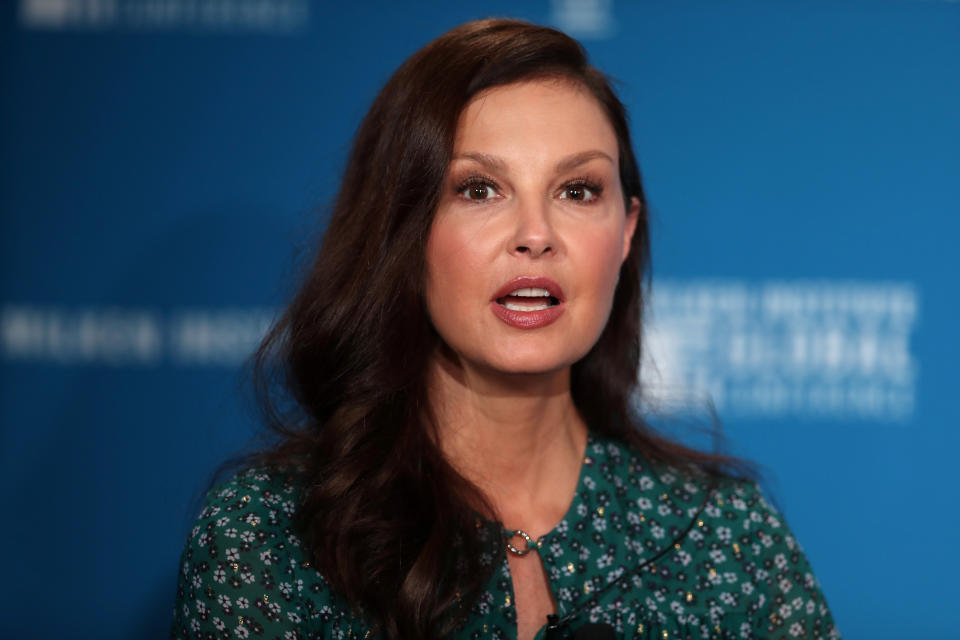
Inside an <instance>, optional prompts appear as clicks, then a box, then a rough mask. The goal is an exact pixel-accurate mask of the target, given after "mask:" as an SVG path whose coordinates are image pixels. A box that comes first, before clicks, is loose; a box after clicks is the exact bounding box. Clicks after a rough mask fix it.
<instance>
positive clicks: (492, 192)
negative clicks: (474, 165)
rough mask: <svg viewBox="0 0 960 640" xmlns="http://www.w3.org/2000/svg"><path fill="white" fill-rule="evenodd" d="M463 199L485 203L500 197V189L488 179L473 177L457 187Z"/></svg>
mask: <svg viewBox="0 0 960 640" xmlns="http://www.w3.org/2000/svg"><path fill="white" fill-rule="evenodd" d="M457 193H458V194H459V195H460V197H461V198H464V199H466V200H472V201H474V202H483V201H485V200H493V199H494V198H498V197H500V191H499V187H497V185H496V184H494V183H493V182H492V181H490V180H488V179H486V178H480V177H471V178H468V179H467V180H465V181H463V182H461V183H460V184H459V185H457Z"/></svg>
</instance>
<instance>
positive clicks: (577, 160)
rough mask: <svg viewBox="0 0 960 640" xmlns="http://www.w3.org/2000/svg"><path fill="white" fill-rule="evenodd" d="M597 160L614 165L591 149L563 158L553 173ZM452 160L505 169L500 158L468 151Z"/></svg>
mask: <svg viewBox="0 0 960 640" xmlns="http://www.w3.org/2000/svg"><path fill="white" fill-rule="evenodd" d="M597 158H606V159H607V160H608V161H609V162H610V164H616V163H615V162H614V161H613V158H611V157H610V155H609V154H607V153H604V152H603V151H600V150H599V149H591V150H590V151H581V152H579V153H575V154H573V155H572V156H568V157H566V158H564V159H563V160H561V161H560V162H558V163H557V165H556V167H554V171H556V172H557V173H563V172H564V171H569V170H571V169H575V168H576V167H579V166H580V165H583V164H586V163H588V162H590V161H591V160H595V159H597ZM453 159H454V160H473V161H474V162H476V163H478V164H481V165H483V166H485V167H487V168H488V169H491V170H495V171H502V170H504V169H506V167H507V163H506V162H504V161H503V159H502V158H499V157H497V156H492V155H490V154H488V153H478V152H473V151H469V152H467V153H458V154H456V155H455V156H453Z"/></svg>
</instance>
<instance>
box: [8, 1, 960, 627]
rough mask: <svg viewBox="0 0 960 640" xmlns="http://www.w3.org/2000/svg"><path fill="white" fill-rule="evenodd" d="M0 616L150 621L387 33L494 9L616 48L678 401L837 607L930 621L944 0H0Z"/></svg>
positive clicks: (383, 60)
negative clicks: (750, 478)
mask: <svg viewBox="0 0 960 640" xmlns="http://www.w3.org/2000/svg"><path fill="white" fill-rule="evenodd" d="M0 14H2V18H0V19H2V26H0V28H2V31H0V90H2V99H0V128H2V129H0V163H2V173H0V211H2V226H0V261H2V268H0V278H2V280H0V376H2V387H0V416H2V418H0V420H2V423H0V438H2V440H0V469H2V474H3V475H2V478H3V483H2V488H0V505H2V506H3V519H2V526H0V532H2V534H0V535H2V541H3V550H4V552H5V554H6V558H7V559H6V560H5V562H4V566H6V567H7V569H6V570H5V578H4V580H2V586H0V598H2V599H0V602H3V605H4V606H3V609H4V614H3V615H2V616H0V636H2V637H9V638H20V637H30V638H63V637H71V638H107V639H108V638H161V637H165V635H166V633H167V629H168V625H169V620H170V610H171V607H172V601H173V596H174V588H175V573H176V568H177V562H178V557H179V553H180V550H181V547H182V544H183V541H184V539H185V536H186V533H187V531H188V529H189V527H190V525H191V521H192V518H193V517H194V515H195V514H194V512H193V509H194V507H195V505H196V503H195V500H196V498H197V496H198V494H199V492H202V490H203V488H204V487H205V485H206V482H207V481H208V480H209V477H210V472H211V471H212V469H213V468H214V467H215V466H216V464H217V463H218V462H219V461H221V460H223V459H224V458H225V457H226V456H227V455H228V454H229V453H231V452H235V451H236V450H238V449H239V448H241V447H243V446H245V445H246V444H248V442H249V440H250V437H251V435H252V434H253V433H254V432H255V430H256V422H255V419H254V417H253V414H252V412H251V411H250V409H249V406H248V405H247V403H246V401H245V400H244V399H243V396H242V395H241V394H240V393H239V392H238V386H239V383H240V380H241V376H240V374H239V371H240V369H239V365H240V364H241V363H242V361H243V359H244V357H245V356H246V355H247V354H248V353H249V352H250V350H251V349H252V347H253V345H254V344H255V343H256V340H257V337H258V336H260V335H261V334H262V332H263V330H264V327H265V326H267V324H268V323H269V322H270V320H271V318H272V317H273V314H274V313H275V311H276V310H277V309H278V308H279V307H280V305H281V304H282V302H283V301H284V299H285V297H286V296H287V295H288V293H289V290H290V287H291V282H292V277H293V274H294V273H295V272H296V268H297V265H298V264H299V262H298V260H299V259H300V257H299V256H300V255H302V251H303V250H304V249H305V248H308V247H310V246H311V244H312V243H314V242H315V241H316V239H317V237H318V236H319V233H320V232H321V231H322V228H323V225H324V223H325V216H324V214H323V206H322V205H323V204H324V203H325V202H327V201H328V200H329V199H330V198H331V196H332V194H333V192H334V190H335V188H336V184H337V181H338V177H339V173H340V171H341V169H342V163H343V161H344V157H345V152H346V150H347V148H348V145H349V141H350V137H351V134H352V132H353V130H354V129H355V127H356V125H357V124H358V123H359V120H360V118H361V117H362V115H363V113H364V111H365V109H366V108H367V106H368V105H369V103H370V101H371V99H372V97H373V95H374V94H375V92H376V91H377V89H378V88H379V86H380V85H381V84H382V83H383V82H384V81H385V80H386V78H387V77H388V76H389V74H390V73H391V71H392V70H393V69H394V68H395V67H396V66H397V65H398V64H399V63H400V62H401V61H402V60H403V59H404V58H405V57H406V56H407V55H409V54H410V53H412V52H413V51H414V50H416V49H417V48H419V47H420V46H421V45H423V44H424V43H425V42H427V41H428V40H429V39H430V38H432V37H434V36H436V35H438V34H439V33H441V32H442V31H443V30H445V29H447V28H449V27H452V26H454V25H456V24H458V23H460V22H462V21H465V20H467V19H472V18H478V17H485V16H490V15H510V16H515V17H522V18H527V19H530V20H533V21H536V22H541V23H545V24H552V25H555V26H559V27H560V28H563V29H565V30H567V31H569V32H570V33H571V34H573V35H575V36H577V37H579V38H581V40H582V41H583V42H584V44H585V45H586V47H587V49H588V51H589V52H590V54H591V56H592V58H593V60H594V62H595V64H596V65H597V66H599V67H600V68H601V69H604V70H605V71H607V72H609V73H610V74H612V75H613V76H614V77H616V78H617V79H618V80H619V81H620V88H621V92H622V97H623V99H624V101H625V102H626V103H627V105H628V106H629V108H630V111H631V114H632V121H633V127H634V132H635V143H636V151H637V153H638V156H639V159H640V162H641V167H642V171H643V173H644V178H645V181H646V187H647V190H648V194H649V198H650V203H651V206H652V211H653V216H654V220H653V224H654V255H653V262H654V270H655V277H654V299H653V305H652V316H651V318H652V322H651V327H650V330H649V345H650V353H651V358H652V360H651V361H650V362H649V363H648V364H647V365H646V366H645V367H644V371H643V375H644V379H645V380H646V381H647V383H648V385H649V387H650V389H651V402H654V403H657V406H658V407H666V408H667V409H668V410H672V409H675V408H676V407H682V406H690V405H693V406H696V405H697V403H701V404H702V403H703V402H704V401H706V400H710V401H712V402H713V403H714V404H715V405H716V407H717V409H718V411H719V414H720V416H721V418H722V419H723V421H724V424H725V428H726V431H727V434H728V437H729V438H730V440H731V443H732V447H733V450H734V452H736V453H738V454H741V455H744V456H747V457H749V458H752V459H754V460H756V461H758V462H760V463H761V464H763V465H765V466H767V467H768V468H769V469H771V470H772V473H773V476H772V477H773V480H774V481H773V482H772V483H771V485H770V487H771V489H772V491H773V493H774V494H775V496H776V498H777V499H778V501H779V504H780V506H781V507H782V509H783V510H784V512H785V515H786V517H787V520H788V521H789V523H790V524H791V526H792V528H793V529H794V531H795V532H796V534H797V536H798V538H799V540H800V541H801V543H802V544H803V546H804V549H805V550H806V552H807V554H808V556H809V558H810V560H811V562H812V564H813V566H814V569H815V570H816V573H817V575H818V577H819V579H820V581H821V583H822V585H823V587H824V590H825V593H826V595H827V599H828V602H829V603H830V605H831V606H832V608H833V610H834V613H835V616H836V620H837V622H838V624H839V626H840V629H841V631H842V632H843V633H844V634H845V635H846V637H848V638H858V637H863V638H904V637H923V638H947V637H957V635H956V634H957V631H956V619H955V615H956V614H955V613H951V611H953V609H952V606H949V605H948V604H947V603H949V602H952V601H953V600H954V599H956V597H957V596H958V595H960V588H958V587H957V582H956V576H957V572H958V569H960V563H958V561H957V554H956V553H954V551H955V550H954V549H953V548H952V547H953V546H955V545H956V540H957V534H956V531H957V527H958V525H960V522H958V515H957V511H958V510H957V509H956V498H955V497H954V496H953V493H954V491H955V490H956V489H957V482H956V480H955V479H954V474H953V473H952V470H953V468H954V465H955V461H954V456H955V455H956V452H957V451H958V445H960V437H958V435H957V424H958V422H960V421H958V418H960V410H958V402H957V394H956V391H955V380H956V374H955V366H956V363H957V362H958V356H960V353H958V340H957V337H956V330H955V326H956V324H957V323H956V320H955V318H956V316H957V314H958V312H960V305H958V302H957V296H958V293H960V290H958V287H957V277H958V276H960V258H958V257H957V254H956V252H955V250H954V245H955V244H956V241H955V238H956V237H957V235H958V234H960V223H958V220H957V214H958V213H960V210H958V205H957V185H958V176H960V154H958V151H957V150H958V149H960V124H958V113H960V3H957V2H955V1H951V0H862V1H860V0H833V1H831V2H819V1H818V2H810V1H800V0H797V1H795V2H787V1H784V2H769V1H767V0H762V1H751V0H728V1H724V2H716V1H715V0H674V1H670V2H666V1H663V0H644V1H636V2H626V1H620V2H613V1H612V0H591V1H585V0H579V1H578V0H565V1H561V0H556V1H554V2H546V1H540V2H531V3H529V4H527V5H518V4H517V3H515V2H503V1H488V2H485V3H482V4H480V5H478V4H475V3H471V4H469V5H466V4H465V5H463V6H455V5H454V4H453V3H448V2H431V3H427V2H420V3H418V4H417V5H416V7H415V8H414V7H412V6H404V4H403V3H396V2H364V3H355V4H352V5H351V4H349V3H337V4H332V3H331V4H330V5H326V4H323V3H319V2H312V1H310V0H20V1H19V2H9V3H3V4H2V5H0Z"/></svg>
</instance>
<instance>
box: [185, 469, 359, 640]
mask: <svg viewBox="0 0 960 640" xmlns="http://www.w3.org/2000/svg"><path fill="white" fill-rule="evenodd" d="M299 497H300V487H299V485H298V483H297V482H296V480H295V479H294V477H293V476H292V475H290V474H287V473H284V472H283V471H282V470H280V471H278V470H270V469H266V468H252V469H247V470H244V471H242V472H240V473H237V474H236V475H234V476H233V477H232V478H230V479H229V480H227V481H226V482H223V483H221V484H219V485H217V486H215V487H213V488H212V489H210V490H209V491H208V492H207V494H206V496H205V499H204V504H203V508H202V509H201V511H200V515H199V516H198V517H197V520H196V523H195V524H194V526H193V528H192V529H191V531H190V533H189V536H188V538H187V542H186V545H185V547H184V550H183V555H182V556H181V561H180V571H179V576H178V583H177V598H176V603H175V606H174V623H173V627H172V629H171V638H212V637H221V636H226V637H239V638H244V637H249V636H256V637H265V638H283V639H285V640H286V639H287V638H291V639H292V638H307V637H313V636H314V635H315V632H316V630H317V629H318V628H319V626H320V624H321V623H325V622H327V621H332V620H333V618H334V617H335V615H334V614H335V612H336V610H341V617H342V615H345V613H343V611H345V608H344V607H337V606H336V598H335V597H334V596H333V594H332V593H330V591H329V588H328V586H327V584H326V582H325V581H324V580H323V578H322V577H321V576H320V574H319V573H317V571H316V570H315V569H313V568H311V567H310V563H309V559H308V557H307V554H306V553H305V551H304V548H303V545H302V543H301V541H300V538H299V537H298V536H297V534H296V531H295V529H294V524H293V516H294V513H295V511H296V508H297V504H298V501H299Z"/></svg>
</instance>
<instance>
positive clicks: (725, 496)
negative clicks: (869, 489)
mask: <svg viewBox="0 0 960 640" xmlns="http://www.w3.org/2000/svg"><path fill="white" fill-rule="evenodd" d="M601 442H602V443H603V446H604V447H605V448H606V455H605V456H604V457H603V461H604V463H605V465H606V466H607V467H608V468H609V469H610V473H611V474H617V475H621V476H622V477H623V478H625V480H624V481H623V482H622V484H623V486H625V487H627V489H628V490H627V492H626V494H625V500H627V501H628V504H630V505H631V507H630V508H631V509H633V510H635V512H636V513H637V516H636V517H635V520H636V521H637V528H638V533H637V536H639V538H641V539H643V540H644V541H646V540H648V539H649V540H650V541H652V542H653V543H654V544H647V545H645V548H646V549H647V550H648V552H647V553H646V554H645V561H649V564H646V565H645V566H646V576H647V577H646V582H647V588H648V589H649V590H652V591H653V592H657V593H659V594H660V595H661V596H662V597H663V600H664V602H665V603H668V604H669V608H670V609H671V610H672V612H673V613H674V614H677V615H689V614H693V615H694V616H697V615H705V616H708V617H715V616H719V617H721V618H724V619H725V623H724V626H727V627H730V628H740V627H741V626H742V625H743V624H747V625H748V626H749V627H750V629H751V632H752V633H753V637H765V638H781V637H782V638H792V637H809V638H838V637H839V634H838V632H837V630H836V627H835V624H834V621H833V618H832V615H831V612H830V610H829V608H828V607H827V603H826V600H825V598H824V596H823V593H822V591H821V589H820V585H819V583H818V582H817V579H816V577H815V575H814V573H813V569H812V568H811V566H810V563H809V561H808V559H807V557H806V556H805V554H804V553H803V550H802V548H801V546H800V544H799V543H798V542H797V540H796V538H795V537H794V535H793V532H792V531H791V530H790V528H789V526H788V525H787V522H786V520H785V519H784V517H783V516H782V514H781V513H780V512H779V511H778V510H777V509H776V507H775V506H774V505H772V504H771V503H770V502H769V501H768V500H767V499H766V497H765V496H764V494H763V491H762V489H761V488H760V486H759V485H758V484H757V482H755V481H754V480H752V479H749V478H737V477H727V476H720V477H717V476H713V475H709V474H707V473H705V472H701V471H698V470H695V469H684V468H679V467H675V466H669V465H663V464H656V463H651V462H650V461H649V460H647V458H645V457H644V456H643V455H642V453H641V452H639V451H637V450H636V449H635V448H633V447H631V446H629V445H627V444H624V443H620V442H617V441H612V440H606V441H598V442H597V443H596V444H600V443H601ZM598 453H599V449H598ZM628 515H629V514H628ZM678 594H679V595H680V597H679V598H678V597H677V595H678Z"/></svg>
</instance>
